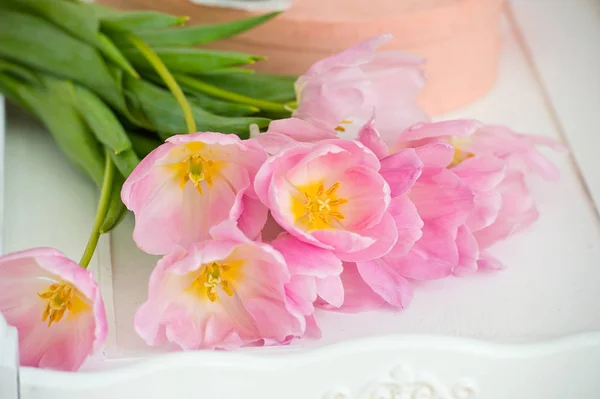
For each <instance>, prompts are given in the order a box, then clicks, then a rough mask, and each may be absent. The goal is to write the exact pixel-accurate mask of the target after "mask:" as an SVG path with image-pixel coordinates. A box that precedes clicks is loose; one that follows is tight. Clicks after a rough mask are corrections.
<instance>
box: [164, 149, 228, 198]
mask: <svg viewBox="0 0 600 399" xmlns="http://www.w3.org/2000/svg"><path fill="white" fill-rule="evenodd" d="M173 152H174V153H175V155H176V156H177V155H179V154H181V153H182V152H183V154H188V155H186V156H185V157H184V158H183V160H182V161H181V162H177V163H175V164H170V165H168V167H169V168H172V169H174V170H175V171H176V176H177V178H178V179H179V182H180V183H179V186H180V187H181V188H182V189H183V188H184V187H185V186H186V185H187V184H188V182H191V183H192V184H193V186H194V187H195V188H196V190H198V193H200V194H202V193H203V191H202V182H206V186H208V187H211V186H212V185H213V181H214V178H215V176H216V175H217V174H218V173H219V169H220V168H221V166H222V163H223V162H222V161H213V160H212V159H209V158H210V156H211V155H214V153H213V150H211V149H210V148H207V146H206V144H204V143H199V142H192V143H187V144H185V145H184V146H181V147H176V148H174V149H173Z"/></svg>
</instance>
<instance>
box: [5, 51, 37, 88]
mask: <svg viewBox="0 0 600 399" xmlns="http://www.w3.org/2000/svg"><path fill="white" fill-rule="evenodd" d="M0 72H5V73H8V74H10V75H12V76H14V77H16V78H19V79H20V80H23V81H25V82H27V83H30V84H33V85H39V84H40V81H39V80H38V78H37V77H36V76H35V74H34V73H33V72H31V71H30V70H29V69H27V68H26V67H24V66H22V65H19V64H15V63H13V62H10V61H8V60H3V59H1V58H0Z"/></svg>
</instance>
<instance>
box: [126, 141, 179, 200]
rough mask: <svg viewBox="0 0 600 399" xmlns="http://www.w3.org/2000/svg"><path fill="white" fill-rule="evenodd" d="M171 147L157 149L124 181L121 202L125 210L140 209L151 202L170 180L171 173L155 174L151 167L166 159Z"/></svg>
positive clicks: (166, 145)
mask: <svg viewBox="0 0 600 399" xmlns="http://www.w3.org/2000/svg"><path fill="white" fill-rule="evenodd" d="M173 147H174V146H173V144H171V143H167V144H163V145H161V146H159V147H157V148H156V149H155V150H153V151H152V152H151V153H150V154H148V155H147V156H146V157H145V158H144V159H142V160H141V161H140V163H139V164H138V166H136V168H135V169H134V170H133V172H131V174H130V175H129V177H128V178H127V180H125V182H124V183H123V188H122V189H121V200H122V201H123V203H124V204H125V206H126V207H127V209H129V210H132V209H140V208H141V207H142V206H144V204H145V203H146V202H147V201H152V200H153V199H154V197H155V196H156V194H157V192H158V191H159V190H160V189H161V188H162V185H163V184H164V183H166V182H167V181H169V180H170V179H171V178H172V173H169V172H168V171H164V173H156V172H155V171H154V169H153V167H154V165H155V164H156V163H157V162H160V161H162V160H163V159H164V158H165V157H167V155H168V154H169V152H170V151H171V149H172V148H173Z"/></svg>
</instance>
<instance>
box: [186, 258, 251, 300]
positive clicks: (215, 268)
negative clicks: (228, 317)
mask: <svg viewBox="0 0 600 399" xmlns="http://www.w3.org/2000/svg"><path fill="white" fill-rule="evenodd" d="M243 264H244V262H243V261H233V262H227V263H222V262H212V263H207V264H205V265H202V267H201V269H200V275H198V277H196V278H195V279H194V282H193V283H192V284H191V285H190V287H189V290H190V291H191V292H192V293H194V294H196V295H198V296H199V297H201V298H208V300H209V301H211V302H217V301H218V300H219V288H221V290H222V291H223V292H225V293H226V294H227V295H228V296H233V295H234V284H235V283H236V282H238V281H239V280H240V278H241V274H242V268H243Z"/></svg>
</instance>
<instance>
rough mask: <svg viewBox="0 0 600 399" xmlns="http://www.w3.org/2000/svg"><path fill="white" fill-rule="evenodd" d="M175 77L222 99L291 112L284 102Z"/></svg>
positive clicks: (184, 83) (186, 77)
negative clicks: (280, 102)
mask: <svg viewBox="0 0 600 399" xmlns="http://www.w3.org/2000/svg"><path fill="white" fill-rule="evenodd" d="M175 78H176V79H177V80H178V81H179V82H181V84H183V85H184V86H187V87H189V88H191V89H194V90H198V91H199V92H202V93H205V94H209V95H211V96H213V97H216V98H220V99H222V100H227V101H231V102H233V103H238V104H247V105H254V106H255V107H258V108H260V109H261V110H263V111H269V112H289V111H288V109H287V108H286V107H285V106H284V105H283V104H279V103H276V102H272V101H265V100H259V99H257V98H252V97H247V96H244V95H242V94H238V93H234V92H232V91H229V90H225V89H222V88H220V87H217V86H213V85H211V84H209V83H206V82H203V81H201V80H199V79H195V78H192V77H189V76H186V75H181V74H177V75H175Z"/></svg>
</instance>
